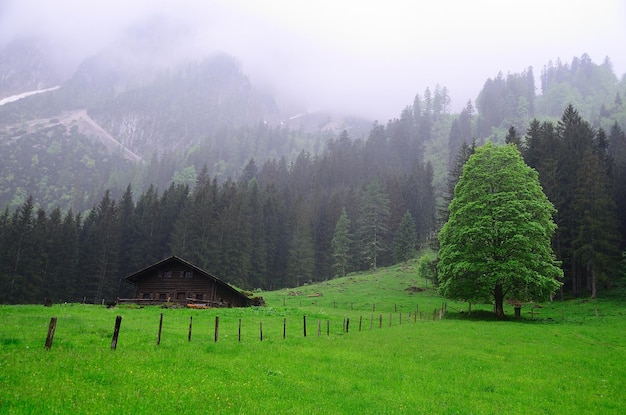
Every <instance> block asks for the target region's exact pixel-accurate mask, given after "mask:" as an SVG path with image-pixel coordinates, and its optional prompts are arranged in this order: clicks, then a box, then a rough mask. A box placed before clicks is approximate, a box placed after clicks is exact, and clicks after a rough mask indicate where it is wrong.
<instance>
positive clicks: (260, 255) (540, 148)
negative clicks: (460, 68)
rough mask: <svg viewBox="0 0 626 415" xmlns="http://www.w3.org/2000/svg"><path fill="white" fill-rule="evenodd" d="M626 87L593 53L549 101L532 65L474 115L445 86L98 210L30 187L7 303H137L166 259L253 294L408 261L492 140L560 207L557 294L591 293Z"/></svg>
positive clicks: (566, 69)
mask: <svg viewBox="0 0 626 415" xmlns="http://www.w3.org/2000/svg"><path fill="white" fill-rule="evenodd" d="M611 76H612V78H611ZM590 85H591V86H590ZM624 85H626V83H625V82H624V81H623V80H622V82H621V83H620V82H618V81H617V79H616V78H615V76H614V75H613V74H612V71H611V68H610V63H608V62H605V63H603V64H602V65H596V64H594V63H593V62H591V61H590V60H589V59H588V57H586V56H583V57H582V58H580V59H578V58H575V59H574V61H573V62H572V64H571V65H567V64H565V65H564V64H561V63H560V62H558V63H557V65H554V64H552V63H550V64H549V65H547V66H546V67H545V68H544V70H543V71H542V75H541V90H542V95H540V96H535V95H534V92H533V91H535V86H534V77H533V75H532V68H529V69H528V70H527V71H525V72H524V73H522V74H520V75H517V74H513V75H508V76H507V77H504V76H502V74H499V75H498V76H497V77H496V78H495V79H493V80H492V79H489V80H488V81H487V82H486V83H485V85H484V87H483V90H482V91H481V93H480V95H479V96H478V98H477V100H476V102H475V105H476V110H475V109H474V105H473V104H472V102H471V101H470V102H468V103H467V105H466V106H465V107H464V108H463V110H462V111H461V112H460V113H459V114H452V113H451V112H450V107H449V105H450V103H449V98H448V95H447V90H446V89H445V87H444V88H440V87H439V86H437V87H436V88H435V90H434V93H433V94H431V91H430V90H429V89H427V90H426V91H425V93H424V94H423V96H420V95H418V96H417V97H416V99H415V101H414V103H413V104H412V105H410V106H408V107H406V108H405V109H404V110H403V111H402V112H401V115H400V117H399V118H396V119H393V120H390V121H389V122H388V123H386V124H379V123H374V124H373V126H372V127H371V129H370V131H369V133H368V134H366V135H365V136H355V137H352V136H351V134H350V132H348V131H347V130H343V131H342V132H340V133H338V134H332V135H330V138H328V139H327V140H326V141H325V142H324V145H323V146H322V148H321V149H320V150H319V151H317V152H311V151H309V150H302V151H301V152H300V153H299V154H298V155H297V156H295V157H285V156H281V157H267V158H264V159H263V160H258V159H255V158H252V157H251V158H249V159H247V160H246V161H245V162H244V164H242V165H241V168H240V169H239V174H237V175H233V176H231V177H228V178H225V177H224V175H223V174H221V173H218V172H217V171H216V170H215V168H214V167H215V166H214V165H207V164H206V163H205V164H204V165H202V164H200V163H201V161H202V160H201V158H200V159H198V158H196V159H194V163H193V164H192V165H189V166H184V165H179V166H170V168H169V170H168V171H170V172H174V171H178V172H181V171H187V173H189V174H192V175H193V176H195V180H193V179H192V180H189V179H188V178H187V179H185V180H160V181H157V182H156V183H151V184H149V183H148V182H146V181H144V182H142V183H141V185H140V186H138V188H135V187H133V184H128V185H127V187H126V188H125V190H123V189H119V188H116V187H115V186H109V187H110V189H109V190H105V191H103V192H102V193H101V197H100V199H99V201H97V202H96V203H94V204H93V206H92V207H91V208H90V209H87V210H80V211H75V210H73V209H72V208H61V207H52V208H50V207H47V208H46V207H42V204H41V203H40V201H38V200H36V198H34V197H33V196H32V195H31V196H26V197H24V202H23V203H21V205H19V206H18V207H17V208H14V207H9V206H8V205H7V207H6V208H4V210H3V211H2V213H1V214H0V247H1V249H0V303H33V302H42V301H44V300H46V299H47V300H49V301H54V302H58V301H68V302H69V301H88V302H92V301H93V302H100V301H102V300H103V299H105V300H114V299H115V298H116V297H127V296H129V295H132V294H131V292H132V290H130V288H131V287H130V286H129V285H127V284H126V283H124V282H123V277H124V276H126V275H128V274H130V273H132V272H135V271H138V270H140V269H142V268H144V267H146V266H149V265H152V264H153V263H154V262H156V261H159V260H161V259H163V258H165V257H167V256H169V255H177V256H180V257H182V258H184V259H185V260H187V261H189V262H191V263H194V264H196V265H197V266H199V267H201V268H203V269H205V270H207V271H208V272H210V273H212V274H215V275H216V276H218V277H219V278H221V279H223V280H224V281H226V282H229V283H231V284H234V285H236V286H238V287H240V288H244V289H248V290H253V289H257V288H259V289H274V288H280V287H285V286H297V285H301V284H304V283H307V282H309V281H322V280H326V279H330V278H333V277H336V276H344V275H346V274H347V273H350V272H354V271H362V270H369V269H375V268H376V267H382V266H387V265H390V264H393V263H397V262H402V261H405V260H407V259H410V258H411V257H413V256H414V255H415V253H416V252H417V251H418V250H419V249H424V248H428V247H433V248H436V247H437V240H436V235H437V231H438V230H439V229H440V227H441V225H442V223H443V222H445V220H446V217H447V216H446V215H447V212H446V209H447V204H448V203H449V201H450V200H451V198H452V197H453V191H454V185H455V183H456V180H458V177H459V176H460V174H461V172H462V168H463V164H464V163H465V161H466V160H467V159H468V158H469V157H470V156H471V154H472V153H473V150H474V149H475V147H476V146H478V145H481V144H482V143H484V142H485V141H493V142H496V143H498V144H502V145H504V144H506V143H508V144H512V145H516V146H517V147H518V149H519V151H520V152H521V154H522V156H523V158H524V160H525V162H526V163H527V164H528V165H529V166H531V167H533V168H534V169H536V170H537V171H538V173H539V180H540V182H541V185H542V187H543V190H544V192H545V193H546V195H547V196H548V198H549V200H550V201H551V202H552V203H553V204H554V206H555V207H556V209H557V213H556V216H555V222H556V224H557V226H558V229H557V232H556V235H555V238H554V241H553V248H554V251H555V253H556V255H557V259H558V260H559V261H561V265H562V268H563V271H564V275H565V276H564V281H563V282H564V285H563V288H562V290H561V295H562V296H564V297H566V296H588V295H591V296H594V297H595V296H596V295H597V293H598V291H599V290H602V289H608V288H610V287H611V285H612V284H615V283H616V282H617V281H618V280H619V279H620V278H621V275H622V274H621V272H622V267H621V262H622V253H623V252H624V243H623V242H624V240H626V238H625V237H626V217H625V213H624V212H626V184H625V183H626V136H625V134H624V128H623V125H624V115H625V114H626V109H625V108H624V107H623V105H622V102H621V96H620V91H621V90H620V88H623V87H624ZM602 88H604V89H606V91H604V92H603V93H601V92H602V91H601V90H602ZM599 91H600V92H599ZM607 96H610V99H607ZM555 108H560V109H561V110H560V113H558V114H556V113H555V111H556V109H555ZM579 111H580V112H579ZM590 120H591V121H590ZM264 131H265V132H264V134H265V135H269V136H272V134H273V133H272V131H271V130H264ZM275 132H276V134H277V136H276V137H274V138H275V139H276V140H279V139H280V137H279V136H278V134H280V136H285V130H282V131H281V130H279V129H276V130H275ZM250 134H251V135H254V134H253V133H250ZM287 135H289V133H287ZM99 151H101V150H99ZM239 158H240V159H241V154H239ZM187 161H188V160H187ZM158 165H159V161H158V160H157V161H155V162H154V163H153V164H151V165H150V164H148V169H150V168H152V169H155V171H158V170H159V169H157V167H158ZM196 165H197V166H196ZM185 167H189V169H187V170H185V169H184V168H185ZM196 171H199V172H200V173H198V174H195V172H196ZM189 174H187V175H189ZM155 176H156V175H155ZM155 176H153V177H155ZM166 176H167V177H168V178H169V177H171V174H168V175H166ZM145 177H146V180H149V178H150V177H151V175H150V174H146V176H145ZM164 183H167V184H164ZM92 184H93V183H92ZM13 200H15V199H13ZM48 205H49V204H46V205H45V206H48Z"/></svg>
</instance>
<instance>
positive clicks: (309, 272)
mask: <svg viewBox="0 0 626 415" xmlns="http://www.w3.org/2000/svg"><path fill="white" fill-rule="evenodd" d="M293 212H294V217H293V219H292V223H293V233H292V237H291V242H290V244H289V254H288V262H287V278H288V279H289V280H290V282H291V283H292V284H295V285H296V286H299V285H300V284H301V283H302V282H305V281H309V280H311V278H312V276H313V271H314V269H315V251H314V244H313V235H312V232H311V224H310V221H309V212H308V210H307V208H306V205H305V204H304V201H303V200H302V199H299V200H298V201H297V202H296V204H295V207H294V211H293Z"/></svg>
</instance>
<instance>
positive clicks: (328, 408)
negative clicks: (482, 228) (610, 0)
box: [0, 263, 626, 414]
mask: <svg viewBox="0 0 626 415" xmlns="http://www.w3.org/2000/svg"><path fill="white" fill-rule="evenodd" d="M257 294H259V295H262V296H263V297H264V298H265V300H266V302H267V305H266V306H265V307H259V308H249V309H210V310H191V309H162V308H158V307H146V308H132V307H129V308H105V307H99V306H90V305H80V304H67V305H65V304H64V305H55V306H53V307H42V306H0V318H1V319H2V321H3V325H2V326H1V327H0V384H1V385H2V387H1V388H0V412H1V413H9V414H22V413H69V412H71V413H90V414H97V413H115V412H121V413H149V412H157V411H160V412H162V411H167V412H178V413H189V414H193V413H199V414H203V413H222V414H231V413H245V414H267V413H273V414H328V413H334V414H340V413H342V414H343V413H345V414H354V413H363V414H383V413H385V414H400V413H407V414H416V413H424V414H455V413H462V414H467V413H473V414H490V413H497V412H499V413H510V414H513V413H536V414H544V413H545V414H550V413H554V414H557V413H567V412H570V413H619V411H620V410H621V409H623V408H624V406H625V405H626V397H624V394H623V393H622V392H623V386H622V383H623V379H625V378H626V359H624V357H625V355H626V339H625V338H624V336H623V333H624V331H625V329H626V320H625V319H624V314H625V312H626V304H624V302H623V301H622V300H618V299H604V300H571V301H566V302H553V303H547V304H542V307H541V308H535V309H533V311H534V312H537V314H534V315H533V316H531V314H529V313H528V312H529V311H530V310H531V308H530V306H528V307H526V308H525V309H524V310H523V318H522V320H520V321H517V320H514V319H510V320H508V321H496V320H493V319H491V318H490V317H485V316H486V315H488V312H489V311H490V306H488V305H485V306H473V307H472V314H471V316H468V313H467V304H462V303H454V302H447V309H448V313H447V314H446V316H444V318H443V319H439V318H438V313H436V312H435V309H440V308H441V306H442V303H444V302H445V300H443V299H441V298H440V297H438V296H437V295H436V293H435V292H434V291H433V290H432V289H431V288H430V287H428V288H427V287H426V284H425V281H423V280H421V279H419V278H417V276H416V272H415V264H411V263H410V264H405V265H401V266H396V267H391V268H385V269H381V270H379V271H377V272H374V273H364V274H357V275H350V276H348V277H346V278H340V279H336V280H331V281H327V282H323V283H319V284H311V285H305V286H302V287H298V288H293V289H284V290H280V291H273V292H263V293H257ZM416 310H417V311H418V314H417V315H416V314H415V311H416ZM507 312H508V313H509V314H511V315H512V314H513V312H512V309H509V310H507ZM409 313H410V314H409ZM420 313H421V314H420ZM117 315H121V316H122V317H123V319H122V325H121V330H120V337H119V340H118V344H117V349H116V350H114V351H113V350H111V334H112V332H113V326H114V322H115V318H116V316H117ZM161 315H163V326H162V333H161V343H160V345H157V334H158V326H159V320H160V317H161ZM433 315H436V316H437V318H436V319H433ZM53 316H55V317H57V318H58V320H57V328H56V333H55V338H54V343H53V345H52V348H51V349H50V350H48V351H46V350H44V347H43V346H44V341H45V337H46V332H47V328H48V323H49V321H50V318H51V317H53ZM533 317H534V319H533ZM216 319H217V321H218V323H219V324H218V334H217V337H218V339H217V341H215V336H216V333H215V331H216V330H215V325H216V324H215V323H216ZM305 319H306V328H307V335H306V337H305V336H304V327H303V323H304V321H305ZM348 319H349V325H348V330H347V331H346V323H347V321H348ZM190 324H192V335H191V340H189V327H190Z"/></svg>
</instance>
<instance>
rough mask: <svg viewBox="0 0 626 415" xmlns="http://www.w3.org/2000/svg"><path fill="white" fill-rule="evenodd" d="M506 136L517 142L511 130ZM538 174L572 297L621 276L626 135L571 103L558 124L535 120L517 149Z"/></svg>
mask: <svg viewBox="0 0 626 415" xmlns="http://www.w3.org/2000/svg"><path fill="white" fill-rule="evenodd" d="M509 138H510V139H512V140H513V141H515V138H514V134H511V135H510V137H509ZM521 149H522V154H523V156H524V160H525V161H526V163H527V164H528V165H530V166H531V167H533V168H535V169H536V170H537V171H538V172H539V180H540V182H541V185H542V186H543V189H544V192H545V193H546V195H547V196H548V198H549V199H550V200H551V201H552V203H553V204H554V206H555V208H556V209H557V213H556V216H555V222H556V223H557V225H558V228H557V231H556V234H555V240H554V243H553V246H554V251H555V253H556V255H557V258H558V259H559V260H560V261H562V268H563V271H564V274H565V285H564V289H565V291H568V292H570V293H571V294H573V295H574V296H579V295H581V294H583V293H590V294H591V295H592V297H594V298H595V297H596V294H597V288H598V285H600V284H602V285H603V286H605V287H609V286H610V285H611V284H612V283H613V282H615V281H616V280H617V279H619V278H620V277H621V276H620V255H621V253H622V251H623V241H624V240H625V237H626V228H625V227H624V226H625V225H626V216H625V214H626V136H625V135H624V131H623V130H622V128H621V127H620V126H619V124H618V123H617V122H615V123H614V124H613V126H612V128H611V130H610V131H609V133H608V134H607V132H606V131H604V129H602V128H598V129H594V128H593V127H592V126H591V124H590V123H589V122H587V121H585V120H583V119H582V117H581V116H580V115H579V113H578V112H577V111H576V110H575V109H574V107H572V106H571V105H569V106H568V107H567V108H566V109H565V111H564V112H563V115H562V117H561V119H560V120H559V121H558V122H557V123H553V122H550V121H545V122H543V123H542V122H539V121H538V120H534V121H532V122H531V123H530V126H529V128H528V130H527V133H526V138H525V140H524V143H523V145H522V147H521Z"/></svg>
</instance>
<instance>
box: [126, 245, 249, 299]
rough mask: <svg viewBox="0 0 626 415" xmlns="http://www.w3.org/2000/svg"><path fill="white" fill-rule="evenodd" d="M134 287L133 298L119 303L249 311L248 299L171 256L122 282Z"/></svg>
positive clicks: (212, 277) (193, 266)
mask: <svg viewBox="0 0 626 415" xmlns="http://www.w3.org/2000/svg"><path fill="white" fill-rule="evenodd" d="M125 281H126V282H128V283H130V284H133V285H134V286H135V298H129V299H120V300H118V302H132V303H138V304H160V303H166V302H168V303H179V304H197V305H200V306H202V305H204V306H207V307H248V306H250V304H251V300H250V298H248V296H246V295H245V294H243V293H242V292H241V291H239V290H237V289H236V288H234V287H231V286H230V285H228V284H227V283H225V282H224V281H222V280H220V279H219V278H217V277H215V276H213V275H211V274H209V273H208V272H206V271H204V270H202V269H200V268H198V267H196V266H195V265H192V264H190V263H189V262H187V261H185V260H183V259H181V258H178V257H176V256H172V257H169V258H166V259H164V260H162V261H161V262H157V263H156V264H154V265H151V266H149V267H148V268H145V269H142V270H141V271H138V272H135V273H134V274H131V275H129V276H127V277H126V278H125Z"/></svg>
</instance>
